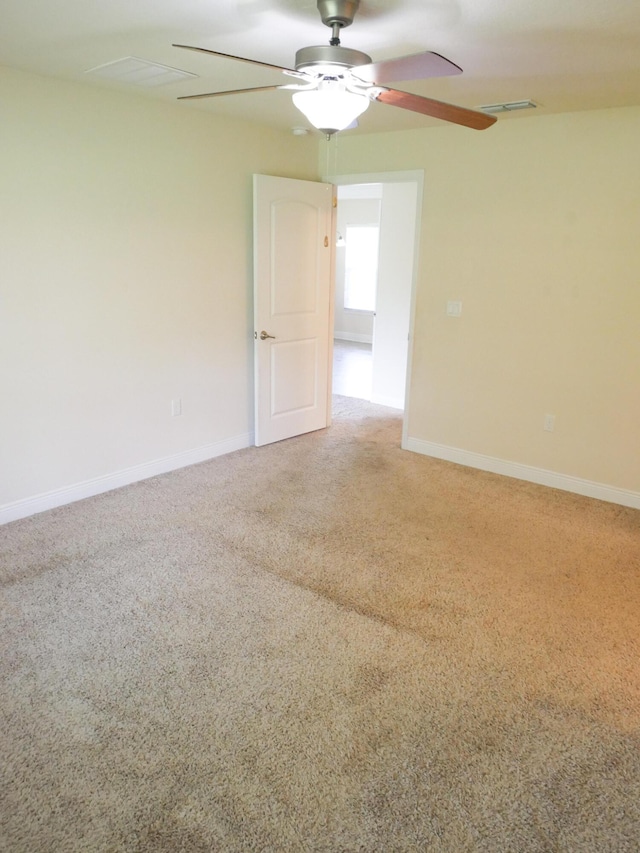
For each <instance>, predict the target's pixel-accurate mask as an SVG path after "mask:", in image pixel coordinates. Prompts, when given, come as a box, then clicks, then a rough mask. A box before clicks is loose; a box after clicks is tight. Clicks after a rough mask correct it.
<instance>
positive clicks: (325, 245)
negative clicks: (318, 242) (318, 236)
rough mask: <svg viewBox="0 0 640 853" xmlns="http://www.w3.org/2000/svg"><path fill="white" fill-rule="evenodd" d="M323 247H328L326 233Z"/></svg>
mask: <svg viewBox="0 0 640 853" xmlns="http://www.w3.org/2000/svg"><path fill="white" fill-rule="evenodd" d="M324 247H325V249H328V248H329V238H328V237H327V236H326V235H325V238H324Z"/></svg>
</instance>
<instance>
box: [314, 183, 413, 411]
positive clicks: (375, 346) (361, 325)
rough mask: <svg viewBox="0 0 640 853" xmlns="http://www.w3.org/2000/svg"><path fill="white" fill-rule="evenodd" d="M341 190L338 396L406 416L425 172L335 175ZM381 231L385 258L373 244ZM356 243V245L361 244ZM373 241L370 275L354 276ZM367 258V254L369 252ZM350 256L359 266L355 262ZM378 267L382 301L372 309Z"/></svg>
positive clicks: (336, 313)
mask: <svg viewBox="0 0 640 853" xmlns="http://www.w3.org/2000/svg"><path fill="white" fill-rule="evenodd" d="M330 180H331V181H332V183H334V184H335V185H336V186H337V197H338V207H337V226H336V238H337V239H336V269H335V310H334V358H333V382H334V385H333V390H334V393H335V394H341V395H343V396H353V397H360V398H362V399H368V400H370V401H372V402H374V403H379V404H382V405H386V406H391V407H393V408H397V409H402V410H404V409H406V396H407V386H408V376H409V374H410V346H409V342H410V338H411V332H412V329H411V324H412V318H413V293H414V290H415V287H414V279H415V273H416V269H417V247H418V235H419V224H420V223H419V219H420V211H421V207H422V182H423V173H422V172H401V173H383V174H376V175H350V176H334V177H332V178H330ZM373 229H377V231H378V234H377V237H376V239H377V257H376V259H375V260H376V261H377V263H376V264H373V265H372V258H371V254H372V249H371V246H372V245H373V244H372V243H371V239H372V234H371V233H367V232H372V230H373ZM354 238H355V239H354ZM367 240H368V241H369V257H366V258H365V259H364V261H363V266H364V269H363V271H362V274H360V273H359V272H358V271H356V272H355V273H354V270H353V269H351V267H352V266H353V263H354V258H356V259H357V254H358V253H357V251H353V250H352V251H350V248H351V247H352V246H353V245H355V246H356V248H357V247H358V245H359V244H362V245H363V246H365V245H366V241H367ZM365 251H366V250H365ZM349 255H350V256H351V259H349ZM372 266H373V267H375V284H374V289H375V294H374V296H373V302H371V298H372V297H371V285H370V282H369V283H367V279H370V278H371V275H372Z"/></svg>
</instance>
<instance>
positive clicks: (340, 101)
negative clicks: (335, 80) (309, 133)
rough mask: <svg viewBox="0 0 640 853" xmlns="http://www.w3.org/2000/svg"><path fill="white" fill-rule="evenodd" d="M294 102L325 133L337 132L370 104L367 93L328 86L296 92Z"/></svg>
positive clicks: (347, 125)
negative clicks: (357, 92)
mask: <svg viewBox="0 0 640 853" xmlns="http://www.w3.org/2000/svg"><path fill="white" fill-rule="evenodd" d="M293 103H294V104H295V106H296V107H297V108H298V109H299V110H300V112H301V113H304V115H305V116H306V117H307V118H308V119H309V121H310V122H311V124H312V125H313V126H314V127H317V128H318V130H322V131H324V133H335V132H336V131H337V130H344V129H345V127H349V125H350V124H351V123H352V122H353V121H355V120H356V119H357V118H358V116H359V115H362V113H363V112H364V111H365V110H366V109H367V107H368V106H369V98H368V97H367V96H366V95H357V94H355V93H354V92H347V91H346V89H344V88H342V87H340V88H332V87H331V86H327V87H325V88H320V89H310V90H307V91H304V92H296V93H295V94H294V95H293Z"/></svg>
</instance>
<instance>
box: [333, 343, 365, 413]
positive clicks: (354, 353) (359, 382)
mask: <svg viewBox="0 0 640 853" xmlns="http://www.w3.org/2000/svg"><path fill="white" fill-rule="evenodd" d="M371 383H372V356H371V344H361V343H355V342H353V341H339V340H335V341H334V342H333V393H334V394H340V395H342V396H343V397H359V398H361V399H363V400H371Z"/></svg>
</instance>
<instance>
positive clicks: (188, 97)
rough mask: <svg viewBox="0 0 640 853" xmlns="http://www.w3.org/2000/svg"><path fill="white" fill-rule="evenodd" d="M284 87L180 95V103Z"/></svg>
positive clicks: (260, 87) (262, 87)
mask: <svg viewBox="0 0 640 853" xmlns="http://www.w3.org/2000/svg"><path fill="white" fill-rule="evenodd" d="M283 88H285V87H283V86H253V87H252V88H251V89H228V90H227V91H226V92H205V93H204V94H202V95H180V96H179V97H178V98H177V100H178V101H196V100H197V99H198V98H217V97H219V96H220V95H242V94H244V92H268V91H269V90H270V89H283Z"/></svg>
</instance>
